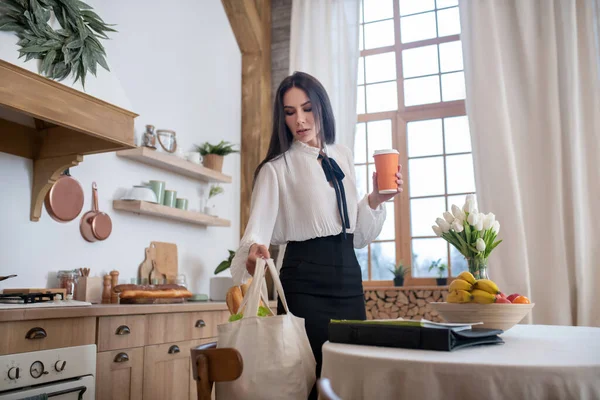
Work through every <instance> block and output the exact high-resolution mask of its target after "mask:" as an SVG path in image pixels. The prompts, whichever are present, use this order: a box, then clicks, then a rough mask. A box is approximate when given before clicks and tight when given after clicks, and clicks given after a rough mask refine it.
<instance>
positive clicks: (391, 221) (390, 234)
mask: <svg viewBox="0 0 600 400" xmlns="http://www.w3.org/2000/svg"><path fill="white" fill-rule="evenodd" d="M384 207H385V209H386V217H385V222H384V223H383V228H381V233H379V236H377V240H394V238H395V237H396V224H395V217H394V215H395V213H394V203H393V202H389V201H388V202H386V203H385V204H384Z"/></svg>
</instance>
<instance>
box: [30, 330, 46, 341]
mask: <svg viewBox="0 0 600 400" xmlns="http://www.w3.org/2000/svg"><path fill="white" fill-rule="evenodd" d="M46 336H48V335H47V334H46V331H45V330H44V328H40V327H35V328H31V329H30V330H29V332H27V334H26V335H25V339H29V340H34V339H43V338H45V337H46Z"/></svg>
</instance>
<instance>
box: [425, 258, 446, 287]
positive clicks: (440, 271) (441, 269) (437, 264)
mask: <svg viewBox="0 0 600 400" xmlns="http://www.w3.org/2000/svg"><path fill="white" fill-rule="evenodd" d="M434 269H435V270H437V275H438V277H437V279H436V281H437V284H438V285H439V286H444V285H445V284H446V283H447V282H448V278H447V277H445V276H444V273H445V272H446V270H447V269H448V266H447V265H446V264H444V263H442V259H441V258H438V260H437V261H433V262H432V263H431V265H430V266H429V272H431V270H434Z"/></svg>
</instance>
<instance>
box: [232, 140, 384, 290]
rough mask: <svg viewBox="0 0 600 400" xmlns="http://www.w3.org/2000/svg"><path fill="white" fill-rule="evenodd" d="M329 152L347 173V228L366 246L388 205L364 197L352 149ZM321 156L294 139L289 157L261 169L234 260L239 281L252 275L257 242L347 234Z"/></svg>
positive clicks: (278, 242)
mask: <svg viewBox="0 0 600 400" xmlns="http://www.w3.org/2000/svg"><path fill="white" fill-rule="evenodd" d="M325 152H326V153H327V155H328V156H329V157H331V158H333V159H334V160H335V161H336V162H337V163H338V165H339V166H340V168H341V169H342V171H343V172H344V175H345V178H344V179H343V180H342V183H343V184H344V190H345V192H346V201H347V205H348V216H349V220H350V229H347V230H346V232H347V233H354V247H355V248H363V247H365V246H366V245H368V244H369V243H370V242H372V241H373V240H374V239H375V238H376V237H377V236H378V235H379V233H380V232H381V228H382V227H383V222H384V221H385V217H386V211H385V206H384V205H383V204H380V205H379V206H378V207H377V209H375V210H373V209H372V208H371V207H370V206H369V200H368V195H365V196H364V197H363V198H362V199H361V200H360V201H359V200H358V190H357V187H356V177H355V173H354V159H353V157H352V152H351V151H350V149H348V148H347V147H346V146H343V145H341V144H333V145H330V146H326V147H325ZM318 156H319V149H318V148H315V147H312V146H309V145H307V144H305V143H302V142H299V141H294V142H293V143H292V146H291V147H290V149H289V150H288V151H287V152H286V153H285V155H284V156H282V157H280V158H278V159H276V160H272V161H269V162H268V163H265V164H264V166H263V167H262V168H261V170H260V172H259V174H258V177H257V179H256V184H255V185H254V190H253V192H252V199H251V205H250V218H249V220H248V225H247V226H246V231H245V233H244V236H243V237H242V240H241V242H240V247H239V248H238V250H237V251H236V254H235V257H234V258H233V261H232V263H231V274H232V276H233V280H234V284H235V285H240V284H242V283H243V282H246V281H247V280H248V278H250V274H248V272H247V271H246V260H247V258H248V251H249V249H250V246H252V245H253V244H254V243H257V244H263V245H265V246H267V247H268V245H269V243H271V244H274V245H281V244H286V243H287V242H289V241H304V240H309V239H313V238H316V237H324V236H333V235H338V234H340V233H342V221H341V219H340V215H339V212H338V205H337V199H336V194H335V189H334V188H333V186H332V185H331V184H330V183H329V182H327V179H326V177H325V173H324V171H323V168H322V167H321V164H320V163H319V161H318Z"/></svg>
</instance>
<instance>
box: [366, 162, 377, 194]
mask: <svg viewBox="0 0 600 400" xmlns="http://www.w3.org/2000/svg"><path fill="white" fill-rule="evenodd" d="M373 172H375V164H369V169H368V172H367V174H368V175H367V188H368V189H369V193H371V192H372V191H373Z"/></svg>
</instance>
